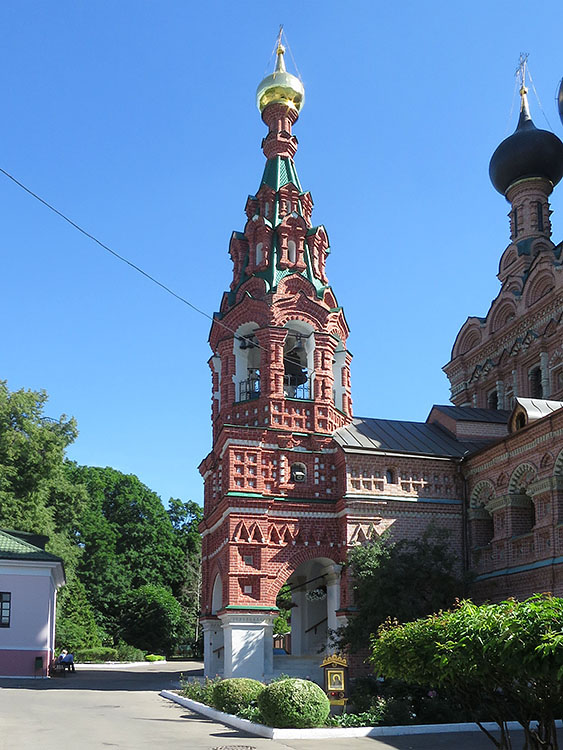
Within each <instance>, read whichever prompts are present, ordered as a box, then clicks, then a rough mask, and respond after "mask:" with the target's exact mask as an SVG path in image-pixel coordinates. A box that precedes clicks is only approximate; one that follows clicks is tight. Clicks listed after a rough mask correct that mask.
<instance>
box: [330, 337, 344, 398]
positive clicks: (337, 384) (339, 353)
mask: <svg viewBox="0 0 563 750" xmlns="http://www.w3.org/2000/svg"><path fill="white" fill-rule="evenodd" d="M345 366H346V349H345V348H344V344H343V343H342V341H339V342H338V346H337V347H336V349H335V352H334V359H333V360H332V376H333V379H334V385H333V391H332V392H333V400H334V405H335V406H336V408H337V409H340V411H344V393H345V387H344V382H343V381H344V378H343V375H342V373H343V370H344V367H345Z"/></svg>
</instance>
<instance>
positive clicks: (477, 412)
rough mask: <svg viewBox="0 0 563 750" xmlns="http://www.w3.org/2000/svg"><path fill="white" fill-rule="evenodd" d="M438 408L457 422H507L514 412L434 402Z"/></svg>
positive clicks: (435, 407)
mask: <svg viewBox="0 0 563 750" xmlns="http://www.w3.org/2000/svg"><path fill="white" fill-rule="evenodd" d="M433 409H438V410H439V411H441V412H444V414H447V415H448V417H451V418H452V419H455V420H456V422H494V423H497V424H506V423H507V422H508V419H509V417H510V414H511V413H512V412H511V411H510V410H507V409H475V408H473V407H472V406H449V405H448V404H444V405H442V404H434V406H433V407H432V410H433Z"/></svg>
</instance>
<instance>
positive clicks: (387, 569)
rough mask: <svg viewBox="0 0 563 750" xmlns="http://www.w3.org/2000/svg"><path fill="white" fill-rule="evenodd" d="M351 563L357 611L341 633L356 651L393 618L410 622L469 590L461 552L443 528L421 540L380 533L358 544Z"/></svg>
mask: <svg viewBox="0 0 563 750" xmlns="http://www.w3.org/2000/svg"><path fill="white" fill-rule="evenodd" d="M347 564H348V566H349V569H350V572H351V575H352V580H353V591H354V602H355V606H356V612H355V614H354V616H353V617H351V618H350V620H349V622H348V624H347V625H346V626H345V627H344V628H342V629H341V630H340V631H339V634H338V636H339V638H340V645H341V646H349V647H350V648H351V649H352V650H353V651H361V650H363V649H365V648H366V647H367V645H368V644H369V641H370V636H371V634H372V633H375V632H376V631H377V629H378V627H379V626H380V625H381V623H383V622H384V621H385V620H386V619H387V618H388V617H393V618H396V619H397V620H399V621H401V622H405V621H406V620H412V619H414V618H416V617H421V616H423V615H426V614H430V613H431V612H435V611H436V610H438V609H442V608H445V607H449V606H451V605H452V603H453V601H454V599H455V598H456V596H460V595H461V594H462V593H463V589H464V584H463V581H462V580H461V578H460V576H459V573H458V567H457V566H458V559H457V556H456V555H455V554H454V553H453V552H452V550H451V549H450V548H449V546H448V544H447V533H446V532H444V531H443V530H439V529H433V528H431V529H429V530H427V531H426V532H425V533H424V534H423V536H422V537H421V538H420V539H415V540H406V539H404V540H400V541H398V542H393V541H391V540H390V539H389V538H388V537H385V536H382V537H379V538H377V539H374V540H372V541H370V542H368V543H367V544H365V545H364V546H361V547H354V548H353V549H352V551H351V552H350V555H349V558H348V563H347Z"/></svg>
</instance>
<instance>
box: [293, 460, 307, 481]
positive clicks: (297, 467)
mask: <svg viewBox="0 0 563 750" xmlns="http://www.w3.org/2000/svg"><path fill="white" fill-rule="evenodd" d="M291 481H292V482H305V481H307V467H306V466H305V464H300V463H298V464H291Z"/></svg>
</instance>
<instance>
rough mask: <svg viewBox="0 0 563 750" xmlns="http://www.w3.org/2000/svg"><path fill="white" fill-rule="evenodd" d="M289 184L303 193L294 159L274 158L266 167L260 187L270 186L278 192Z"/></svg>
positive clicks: (286, 157)
mask: <svg viewBox="0 0 563 750" xmlns="http://www.w3.org/2000/svg"><path fill="white" fill-rule="evenodd" d="M288 182H291V183H292V185H295V187H296V188H297V189H298V190H299V192H301V183H300V182H299V177H298V176H297V171H296V169H295V164H294V163H293V159H290V157H289V156H274V158H273V159H268V161H267V162H266V166H265V167H264V174H263V175H262V182H261V183H260V186H262V185H268V186H269V187H271V188H272V190H275V191H276V192H277V191H278V190H279V189H280V188H281V187H283V186H284V185H287V183H288Z"/></svg>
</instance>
